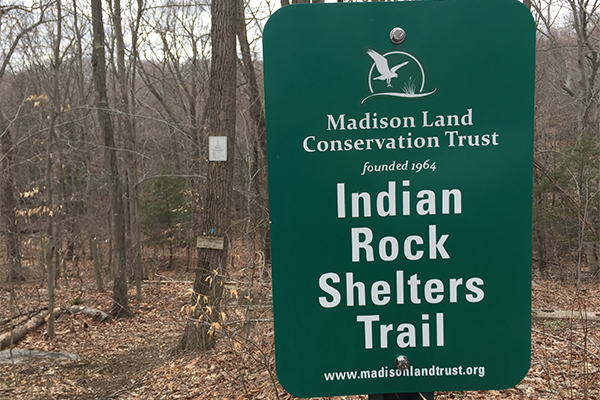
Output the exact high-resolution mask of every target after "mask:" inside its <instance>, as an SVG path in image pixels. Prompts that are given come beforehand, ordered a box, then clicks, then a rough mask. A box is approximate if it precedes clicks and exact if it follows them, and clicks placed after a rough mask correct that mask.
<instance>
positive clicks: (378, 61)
mask: <svg viewBox="0 0 600 400" xmlns="http://www.w3.org/2000/svg"><path fill="white" fill-rule="evenodd" d="M367 54H368V55H369V56H370V57H371V58H372V59H373V61H375V66H376V67H377V71H379V73H380V75H379V76H376V77H375V78H373V79H379V80H382V81H383V80H385V81H386V83H387V87H392V83H391V81H392V78H397V77H398V74H397V73H396V71H397V70H399V69H400V68H402V67H404V66H405V65H406V64H408V61H404V62H403V63H402V64H398V65H396V66H395V67H392V68H391V69H390V67H389V65H388V60H387V59H386V58H385V57H384V56H382V55H381V54H379V53H378V52H376V51H375V50H373V49H368V50H367Z"/></svg>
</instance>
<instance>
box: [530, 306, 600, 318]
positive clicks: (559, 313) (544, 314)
mask: <svg viewBox="0 0 600 400" xmlns="http://www.w3.org/2000/svg"><path fill="white" fill-rule="evenodd" d="M531 318H533V319H575V320H587V321H600V312H596V311H585V312H581V311H564V310H536V309H532V310H531Z"/></svg>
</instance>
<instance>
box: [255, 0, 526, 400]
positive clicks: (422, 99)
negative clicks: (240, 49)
mask: <svg viewBox="0 0 600 400" xmlns="http://www.w3.org/2000/svg"><path fill="white" fill-rule="evenodd" d="M263 48H264V71H265V102H266V117H267V152H268V165H269V200H270V218H271V222H272V223H271V238H272V243H271V244H272V261H273V303H274V317H275V349H276V366H277V375H278V378H279V381H280V382H281V384H282V385H283V387H284V388H285V389H286V390H288V391H289V392H290V393H292V394H294V395H295V396H299V397H323V396H337V395H347V394H370V395H371V396H377V395H379V394H381V393H416V394H418V393H426V392H433V391H455V390H457V391H458V390H487V389H500V388H506V387H510V386H513V385H515V384H516V383H518V382H519V381H520V380H521V379H522V378H523V376H525V374H526V373H527V371H528V369H529V361H530V340H531V339H530V333H531V315H530V311H531V310H530V309H531V193H532V191H531V182H532V156H533V104H534V103H533V100H534V70H535V68H534V66H535V63H534V55H535V24H534V21H533V18H532V16H531V14H530V12H529V10H528V9H527V8H526V7H525V6H523V4H521V3H519V2H518V1H515V0H488V1H485V2H482V1H478V0H443V1H419V2H410V1H407V2H373V3H343V4H310V5H306V4H298V5H291V6H286V7H283V8H282V9H280V10H278V11H277V12H276V13H275V14H274V15H273V16H272V17H271V18H270V19H269V21H268V23H267V25H266V27H265V31H264V42H263ZM379 396H384V397H383V398H384V399H388V398H390V397H389V396H394V395H389V394H387V395H379ZM386 396H387V397H386ZM406 396H408V395H406ZM412 396H414V395H412ZM419 397H420V395H419ZM372 398H373V399H374V398H375V397H372Z"/></svg>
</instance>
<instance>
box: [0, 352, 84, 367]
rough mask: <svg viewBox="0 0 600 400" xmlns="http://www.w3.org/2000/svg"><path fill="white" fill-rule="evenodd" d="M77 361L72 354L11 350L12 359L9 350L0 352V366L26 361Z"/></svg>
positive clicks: (77, 357) (75, 355) (77, 358)
mask: <svg viewBox="0 0 600 400" xmlns="http://www.w3.org/2000/svg"><path fill="white" fill-rule="evenodd" d="M32 359H35V360H71V361H77V360H79V356H78V355H77V354H73V353H59V352H49V351H40V350H26V349H13V350H12V358H11V356H10V350H3V351H0V364H10V363H12V362H13V361H14V362H15V363H20V362H23V361H27V360H32Z"/></svg>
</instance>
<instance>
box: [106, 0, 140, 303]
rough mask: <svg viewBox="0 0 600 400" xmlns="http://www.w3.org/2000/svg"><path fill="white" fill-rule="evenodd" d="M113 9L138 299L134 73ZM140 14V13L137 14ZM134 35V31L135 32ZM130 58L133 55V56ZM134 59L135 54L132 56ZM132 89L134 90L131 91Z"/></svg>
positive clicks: (118, 9) (118, 12) (117, 14)
mask: <svg viewBox="0 0 600 400" xmlns="http://www.w3.org/2000/svg"><path fill="white" fill-rule="evenodd" d="M113 5H114V9H113V13H112V19H113V26H114V30H115V31H114V35H115V41H116V53H117V80H118V82H119V88H120V92H119V103H118V108H119V110H120V111H121V116H120V119H121V121H122V126H123V127H124V131H123V142H124V144H125V150H126V155H125V164H126V174H127V178H128V179H127V185H128V186H127V193H128V195H129V196H127V200H128V201H127V207H128V208H127V210H128V213H127V214H128V215H129V233H130V239H131V247H132V248H133V257H130V263H131V266H132V270H133V275H134V277H135V283H136V296H137V298H138V300H141V299H142V280H141V269H142V266H141V258H140V255H139V254H138V251H140V250H141V247H140V245H139V241H140V235H139V219H138V218H139V215H138V214H139V212H138V207H139V200H138V191H137V186H136V181H137V170H136V160H135V155H134V151H135V140H136V139H135V135H136V132H135V119H134V116H133V113H132V110H131V106H130V102H129V89H130V86H131V85H130V82H131V84H133V82H134V80H135V76H132V77H131V78H130V80H128V79H127V70H126V66H125V41H124V38H123V28H122V23H121V0H114V3H113ZM138 17H139V14H138ZM134 38H135V35H134ZM132 58H133V57H132ZM133 59H135V58H133ZM132 92H133V91H132Z"/></svg>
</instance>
